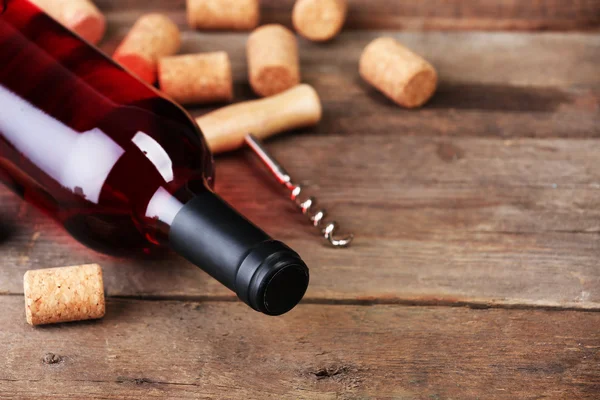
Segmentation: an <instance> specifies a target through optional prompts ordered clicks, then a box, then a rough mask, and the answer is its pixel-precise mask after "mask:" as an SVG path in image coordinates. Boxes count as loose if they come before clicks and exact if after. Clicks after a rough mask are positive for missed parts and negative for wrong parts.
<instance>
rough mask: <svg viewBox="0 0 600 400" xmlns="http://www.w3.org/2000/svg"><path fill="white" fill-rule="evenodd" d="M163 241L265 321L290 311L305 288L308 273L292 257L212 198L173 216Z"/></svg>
mask: <svg viewBox="0 0 600 400" xmlns="http://www.w3.org/2000/svg"><path fill="white" fill-rule="evenodd" d="M169 240H170V243H171V247H172V248H173V249H174V250H175V251H176V252H178V253H179V254H181V255H182V256H183V257H185V258H187V259H188V260H189V261H191V262H192V263H194V264H196V265H198V266H199V267H200V268H202V269H203V270H204V271H206V272H207V273H209V274H210V275H211V276H213V277H214V278H215V279H217V280H218V281H220V282H221V283H223V284H224V285H225V286H227V287H228V288H230V289H231V290H233V291H234V292H235V293H236V294H237V295H238V297H239V298H240V299H241V300H242V301H244V302H245V303H246V304H248V305H249V306H250V307H252V308H253V309H255V310H257V311H260V312H262V313H265V314H267V315H281V314H284V313H286V312H288V311H290V310H291V309H292V308H294V307H295V306H296V304H298V302H300V300H301V299H302V297H303V296H304V293H305V292H306V289H307V287H308V281H309V272H308V267H307V266H306V264H305V263H304V261H302V259H301V258H300V256H299V255H298V254H297V253H296V252H294V251H293V250H292V249H290V248H289V247H287V246H286V245H285V244H283V243H281V242H279V241H276V240H273V239H271V238H270V237H269V236H268V235H267V234H266V233H264V232H263V231H262V230H260V229H259V228H257V227H256V226H255V225H254V224H252V223H251V222H250V221H248V220H247V219H246V218H244V217H243V216H241V215H240V214H239V213H238V212H237V211H235V210H234V209H233V208H231V206H229V205H228V204H227V203H226V202H225V201H223V200H222V199H221V198H220V197H219V196H217V195H216V194H214V193H212V192H206V193H203V194H200V195H198V196H197V197H196V198H194V199H193V200H192V201H190V202H188V203H187V204H186V205H185V206H184V207H183V208H182V209H181V210H180V211H179V213H177V215H176V216H175V219H174V221H173V223H172V225H171V231H170V233H169Z"/></svg>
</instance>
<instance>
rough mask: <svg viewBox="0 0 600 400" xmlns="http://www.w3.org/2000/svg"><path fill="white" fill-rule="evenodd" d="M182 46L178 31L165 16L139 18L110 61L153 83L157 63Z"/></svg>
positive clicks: (151, 15)
mask: <svg viewBox="0 0 600 400" xmlns="http://www.w3.org/2000/svg"><path fill="white" fill-rule="evenodd" d="M180 45H181V34H180V33H179V28H177V25H175V23H173V21H171V20H170V19H169V18H168V17H167V16H165V15H162V14H146V15H143V16H142V17H140V18H139V19H138V20H137V21H136V23H135V24H134V25H133V28H131V31H130V32H129V33H128V34H127V36H126V37H125V39H123V42H122V43H121V44H120V45H119V47H118V48H117V50H116V51H115V54H114V56H113V59H114V60H115V61H117V62H118V63H120V64H121V65H122V66H124V67H125V68H127V69H128V70H129V71H131V72H133V73H134V74H135V75H137V76H138V78H140V79H142V80H143V81H145V82H148V83H149V84H153V83H154V82H155V81H156V73H157V72H156V70H157V64H158V60H159V59H160V58H161V57H166V56H170V55H173V54H175V53H177V51H178V50H179V47H180Z"/></svg>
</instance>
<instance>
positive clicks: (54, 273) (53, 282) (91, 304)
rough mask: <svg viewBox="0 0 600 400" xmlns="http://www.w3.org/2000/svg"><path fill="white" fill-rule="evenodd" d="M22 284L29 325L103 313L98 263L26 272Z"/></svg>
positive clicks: (86, 317)
mask: <svg viewBox="0 0 600 400" xmlns="http://www.w3.org/2000/svg"><path fill="white" fill-rule="evenodd" d="M23 286H24V291H25V314H26V316H27V322H28V323H29V324H31V325H43V324H54V323H58V322H69V321H81V320H86V319H96V318H102V317H103V316H104V311H105V304H104V285H103V283H102V270H101V269H100V266H99V265H97V264H90V265H79V266H75V267H62V268H50V269H38V270H31V271H27V272H25V276H24V277H23Z"/></svg>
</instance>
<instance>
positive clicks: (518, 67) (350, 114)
mask: <svg viewBox="0 0 600 400" xmlns="http://www.w3.org/2000/svg"><path fill="white" fill-rule="evenodd" d="M126 32H127V27H122V28H119V29H116V30H115V31H113V32H111V35H112V36H111V38H109V39H108V40H107V41H105V43H104V44H103V46H102V48H103V49H104V50H105V51H106V52H107V54H112V51H113V50H114V48H115V47H116V46H117V44H118V43H119V41H120V39H121V37H122V36H123V35H125V33H126ZM382 35H391V36H393V37H395V38H397V39H398V40H399V41H400V42H402V43H404V44H406V45H407V46H409V47H410V48H412V49H413V50H415V51H417V52H418V53H419V54H422V55H423V56H424V57H425V58H426V59H428V60H429V61H431V62H432V63H433V65H434V66H435V67H436V69H437V70H438V72H439V75H440V88H439V90H438V93H437V94H436V95H435V96H434V98H433V100H432V101H431V102H430V103H429V104H428V105H427V106H426V108H424V109H423V110H421V111H418V112H415V111H407V110H402V109H401V108H399V107H397V106H396V105H395V104H393V103H392V102H391V101H389V100H387V99H386V98H385V97H384V96H383V95H381V94H379V93H378V92H376V91H375V90H374V89H372V88H371V87H370V86H369V85H367V84H366V83H364V82H363V81H362V79H361V78H360V77H359V74H358V59H359V57H360V54H361V52H362V50H363V48H364V46H366V45H367V44H368V43H369V41H370V40H372V39H373V38H375V37H379V36H382ZM246 39H247V35H245V34H206V33H196V32H185V33H184V35H183V45H182V50H181V52H182V53H195V52H209V51H222V50H223V51H226V52H227V53H228V54H229V56H230V58H231V62H232V68H233V75H234V82H235V100H236V101H241V100H247V99H252V98H254V97H253V94H252V91H251V89H250V87H249V86H248V84H247V65H246V56H245V43H246ZM300 56H301V63H302V80H303V81H304V82H306V83H309V84H311V85H312V86H313V87H315V88H316V90H317V91H318V92H319V94H320V96H321V98H322V101H323V106H324V110H325V114H326V115H325V119H324V121H323V123H322V124H321V125H320V126H319V128H318V130H317V132H320V133H339V134H349V133H356V132H369V133H387V132H394V133H395V134H400V135H423V134H426V135H443V136H491V137H501V138H507V137H562V138H565V137H599V136H600V74H598V65H600V37H599V36H598V35H590V34H571V35H561V34H549V33H545V34H533V35H531V34H514V33H470V34H466V33H401V34H399V33H389V32H361V33H358V32H345V33H343V34H342V35H341V36H340V37H339V38H338V39H337V40H336V41H335V42H334V43H331V44H330V45H325V46H323V45H315V44H312V43H309V42H307V41H301V43H300ZM210 110H211V109H210V108H197V109H192V110H191V111H192V114H193V115H194V116H199V115H202V114H204V113H206V112H208V111H210Z"/></svg>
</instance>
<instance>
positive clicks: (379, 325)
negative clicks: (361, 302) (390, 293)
mask: <svg viewBox="0 0 600 400" xmlns="http://www.w3.org/2000/svg"><path fill="white" fill-rule="evenodd" d="M0 307H1V308H2V310H3V312H2V313H0V324H1V326H2V327H3V328H2V330H1V331H0V338H1V340H0V365H3V366H4V367H3V368H1V369H0V397H2V398H3V399H34V398H35V399H37V398H39V396H40V395H41V394H42V393H43V395H44V398H56V399H74V398H82V397H85V398H90V399H108V398H110V399H140V398H145V399H146V398H157V399H158V398H177V399H188V398H189V399H191V398H194V399H198V398H201V399H209V398H228V399H249V398H251V399H259V398H260V399H407V400H409V399H429V400H430V399H454V398H460V399H481V398H485V399H498V400H499V399H517V398H518V399H529V398H531V399H533V398H547V399H582V400H583V399H595V398H597V394H598V393H599V391H600V374H599V371H600V369H599V368H600V367H599V366H600V333H599V331H598V327H599V326H600V314H598V313H585V312H568V311H566V312H548V311H532V310H529V311H522V310H470V309H463V308H448V307H437V308H436V307H433V308H431V307H402V306H373V307H356V306H331V305H301V306H300V307H299V308H298V309H297V310H295V311H294V312H293V313H291V314H288V315H286V316H284V317H281V318H269V317H266V316H262V315H259V314H257V313H253V312H250V311H249V310H248V309H247V308H246V306H244V305H240V304H236V303H183V302H145V301H118V300H111V301H110V302H109V304H108V309H107V315H106V317H105V318H104V319H103V320H100V321H97V322H87V323H71V324H63V325H58V326H48V327H41V328H32V327H30V326H28V325H27V324H26V323H25V320H24V316H23V300H22V298H20V297H15V296H0Z"/></svg>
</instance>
